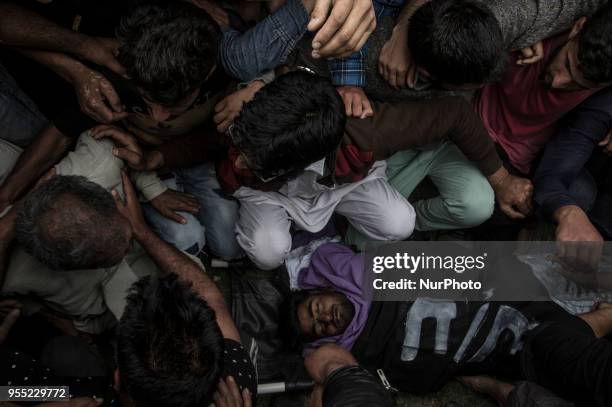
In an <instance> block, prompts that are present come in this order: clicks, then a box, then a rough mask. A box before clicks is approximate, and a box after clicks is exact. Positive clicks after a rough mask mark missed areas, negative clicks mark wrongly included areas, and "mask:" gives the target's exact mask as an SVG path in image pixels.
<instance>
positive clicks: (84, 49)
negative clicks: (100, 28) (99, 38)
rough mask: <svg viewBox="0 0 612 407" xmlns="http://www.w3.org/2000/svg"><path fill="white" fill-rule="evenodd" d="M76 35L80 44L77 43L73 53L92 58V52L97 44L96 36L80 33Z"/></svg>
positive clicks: (83, 57)
mask: <svg viewBox="0 0 612 407" xmlns="http://www.w3.org/2000/svg"><path fill="white" fill-rule="evenodd" d="M75 35H77V36H78V41H77V44H78V45H76V47H75V49H74V50H73V51H72V53H73V54H74V55H75V56H77V57H79V58H80V59H84V60H87V61H89V60H91V52H92V50H93V49H95V47H96V46H97V44H96V43H95V40H94V38H93V37H90V36H88V35H83V34H80V33H75Z"/></svg>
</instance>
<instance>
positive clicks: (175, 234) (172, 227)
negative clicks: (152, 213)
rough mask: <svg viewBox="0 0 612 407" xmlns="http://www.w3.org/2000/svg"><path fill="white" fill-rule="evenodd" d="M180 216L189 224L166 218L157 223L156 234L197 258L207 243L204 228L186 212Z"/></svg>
mask: <svg viewBox="0 0 612 407" xmlns="http://www.w3.org/2000/svg"><path fill="white" fill-rule="evenodd" d="M180 215H181V216H182V217H183V218H185V220H187V223H185V224H181V223H177V222H175V221H173V220H170V219H165V218H164V219H165V220H164V221H163V222H159V221H156V222H155V229H156V232H157V233H158V234H159V235H160V236H161V237H162V238H163V239H164V240H165V241H167V242H168V243H170V244H171V245H173V246H174V247H176V248H177V249H179V250H182V251H184V252H187V253H189V254H193V255H194V256H195V255H196V254H198V253H199V252H200V250H201V249H202V248H203V247H204V244H205V243H206V237H205V230H204V227H203V226H202V225H201V224H200V222H199V221H198V219H196V218H195V217H194V216H193V215H191V214H188V213H184V212H180Z"/></svg>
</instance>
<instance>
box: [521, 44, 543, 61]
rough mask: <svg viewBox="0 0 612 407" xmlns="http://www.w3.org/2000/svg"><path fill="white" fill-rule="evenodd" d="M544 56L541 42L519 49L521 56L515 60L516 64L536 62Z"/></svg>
mask: <svg viewBox="0 0 612 407" xmlns="http://www.w3.org/2000/svg"><path fill="white" fill-rule="evenodd" d="M542 58H544V45H543V43H542V42H537V43H536V44H534V45H532V46H530V47H527V48H523V49H522V50H521V56H520V57H519V58H518V60H517V61H516V63H517V65H529V64H533V63H536V62H538V61H540V60H541V59H542Z"/></svg>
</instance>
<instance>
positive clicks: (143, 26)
mask: <svg viewBox="0 0 612 407" xmlns="http://www.w3.org/2000/svg"><path fill="white" fill-rule="evenodd" d="M16 7H18V6H16ZM22 17H23V19H24V20H25V21H29V22H31V23H32V24H33V25H34V26H35V27H39V26H41V25H44V27H45V29H46V30H51V32H52V33H55V32H56V31H58V30H59V29H57V27H55V26H54V25H53V24H52V23H50V22H46V21H45V20H44V19H43V18H42V17H40V18H38V19H31V18H30V19H27V18H26V16H22ZM30 17H31V16H30ZM41 21H42V22H41ZM43 23H44V24H43ZM64 31H66V30H64ZM64 31H62V32H61V34H62V35H63V37H66V41H67V42H68V43H76V44H80V42H82V37H83V36H82V35H81V34H76V33H71V32H70V31H68V32H67V33H65V32H64ZM23 35H25V34H23V33H22V36H23ZM58 35H59V34H58ZM71 35H72V37H71ZM116 35H117V37H116V39H114V42H113V44H114V45H115V48H113V50H114V52H115V54H116V64H117V65H118V66H121V67H122V75H119V74H117V73H116V72H113V71H111V70H108V69H106V68H103V67H97V66H96V67H95V68H96V69H97V70H98V71H99V72H100V73H102V74H104V75H105V77H106V79H105V80H106V82H107V83H106V84H104V85H100V84H97V83H95V82H92V83H91V84H90V89H89V91H88V92H89V94H91V93H92V92H95V91H106V90H107V89H109V88H110V89H112V91H113V94H114V95H115V96H114V97H113V98H112V104H113V106H114V105H120V106H121V108H122V114H121V117H120V118H121V119H122V122H121V123H122V126H124V127H125V128H126V129H129V131H130V132H132V133H134V134H136V135H137V136H138V138H139V141H140V142H141V143H143V144H144V145H145V146H149V147H150V146H156V147H160V148H162V149H163V148H164V145H165V144H171V143H173V142H174V140H175V139H177V138H180V137H181V136H183V135H184V134H186V133H189V132H196V133H197V135H198V136H202V137H208V136H209V135H211V134H214V124H213V122H212V116H213V114H214V106H215V105H216V103H217V102H218V101H220V100H221V99H222V97H223V95H224V94H225V92H226V89H227V88H228V87H229V78H228V77H226V76H225V74H224V73H223V72H222V70H221V69H218V68H217V65H216V59H217V53H218V43H219V41H220V31H219V28H218V26H217V25H216V23H215V22H214V21H213V20H212V18H211V17H210V16H209V15H208V14H207V13H206V12H205V11H203V10H201V9H200V8H198V7H196V6H194V5H191V4H189V3H187V2H152V3H151V4H142V5H140V6H138V7H135V8H134V9H132V10H131V11H130V12H129V13H127V14H126V15H124V16H123V18H122V19H121V21H120V23H119V25H118V27H117V30H116ZM14 36H17V35H16V34H15V35H14ZM17 37H18V38H17V39H13V41H14V43H15V44H19V41H18V40H19V38H20V37H19V36H17ZM63 37H62V38H63ZM28 44H29V46H32V47H34V46H35V45H36V43H31V44H30V43H28ZM43 48H44V47H43ZM34 53H35V54H36V52H34ZM37 55H38V54H37ZM81 65H82V64H81V63H79V65H78V66H75V65H74V64H66V65H65V66H64V65H61V66H60V67H65V68H66V72H65V76H66V77H68V78H70V77H71V72H72V70H78V69H81ZM89 65H91V64H89V63H85V67H88V66H89ZM127 78H129V79H127ZM96 103H97V104H102V105H104V102H103V101H99V102H96ZM95 124H96V121H93V120H91V119H90V118H89V117H88V116H87V115H84V114H82V113H80V112H78V111H77V110H75V109H72V108H68V109H65V112H64V113H62V114H61V115H59V116H57V117H54V123H53V126H52V128H51V129H48V131H45V132H43V133H42V134H41V136H40V137H39V138H38V139H36V140H34V141H33V142H32V143H31V144H30V145H29V146H28V147H27V148H26V151H25V152H24V154H22V156H21V158H20V159H19V160H18V162H17V164H16V165H15V169H14V171H13V173H11V174H10V175H9V176H8V178H7V180H6V181H5V182H4V184H3V185H2V187H0V204H4V205H8V204H10V203H11V202H13V201H15V200H16V199H17V198H18V197H19V194H20V193H22V192H23V190H24V189H25V187H24V184H25V185H28V184H30V183H31V182H32V181H33V180H34V179H36V177H38V176H39V175H40V174H41V173H42V172H43V171H44V170H45V169H46V168H48V167H49V166H51V165H53V164H55V162H56V161H57V160H58V159H59V158H60V157H61V156H62V155H63V154H64V153H65V152H66V151H67V150H68V148H69V146H70V145H71V144H72V141H73V139H74V138H76V137H77V136H79V135H81V134H82V133H83V132H84V131H85V130H88V129H90V128H91V127H93V126H95ZM107 130H108V129H107ZM211 154H212V152H211ZM174 169H176V170H177V171H176V173H171V172H170V169H169V168H165V169H164V173H163V177H164V178H165V181H166V182H165V184H166V185H164V183H162V182H161V181H159V180H158V183H159V184H161V186H160V187H159V188H156V189H155V191H154V192H150V193H145V192H144V191H143V195H144V197H145V199H146V200H148V201H150V204H147V205H146V206H145V210H146V212H147V215H148V217H149V219H150V221H151V222H152V224H153V225H154V226H155V228H156V230H157V231H158V232H159V233H160V234H161V235H162V236H164V238H165V239H166V240H168V241H169V242H172V243H173V244H175V245H177V247H179V248H180V249H182V250H188V251H189V252H190V253H192V254H197V253H198V252H199V251H200V250H201V249H202V247H203V246H204V242H205V241H206V240H207V239H206V236H208V242H209V247H210V248H211V251H213V252H214V253H215V254H216V255H219V256H220V257H224V258H228V259H229V258H233V257H236V256H240V255H241V252H240V248H239V247H238V245H237V243H236V241H235V239H234V237H233V235H232V234H231V233H230V234H228V233H223V232H224V231H225V230H226V229H230V230H231V228H232V227H233V224H234V223H235V220H236V219H235V218H231V217H230V216H231V215H232V214H233V213H235V210H236V207H237V204H236V203H235V202H234V201H232V200H230V199H225V197H223V196H221V195H219V193H218V190H219V187H218V184H217V183H216V179H215V173H214V169H213V168H212V167H211V166H201V165H200V166H195V165H194V166H193V167H192V168H185V167H184V166H181V165H180V164H179V165H178V166H176V167H174ZM213 208H217V209H218V210H219V213H218V214H216V215H213V214H212V212H213ZM228 208H229V209H228ZM223 209H225V210H223ZM224 215H225V216H224ZM205 228H206V230H205ZM219 230H221V231H222V232H219Z"/></svg>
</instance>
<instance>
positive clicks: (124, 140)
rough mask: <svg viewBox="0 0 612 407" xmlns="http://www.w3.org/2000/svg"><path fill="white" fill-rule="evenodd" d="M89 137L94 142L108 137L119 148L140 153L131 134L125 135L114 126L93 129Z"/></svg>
mask: <svg viewBox="0 0 612 407" xmlns="http://www.w3.org/2000/svg"><path fill="white" fill-rule="evenodd" d="M91 136H92V137H93V138H94V139H96V140H99V139H101V138H103V137H110V138H112V139H113V141H114V142H115V144H118V145H119V146H121V147H126V148H128V149H130V150H131V151H140V147H139V146H138V142H137V141H136V139H135V138H134V137H133V136H132V135H131V134H127V133H126V132H124V131H121V130H119V129H118V128H117V127H115V126H98V127H95V128H93V129H92V130H91Z"/></svg>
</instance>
